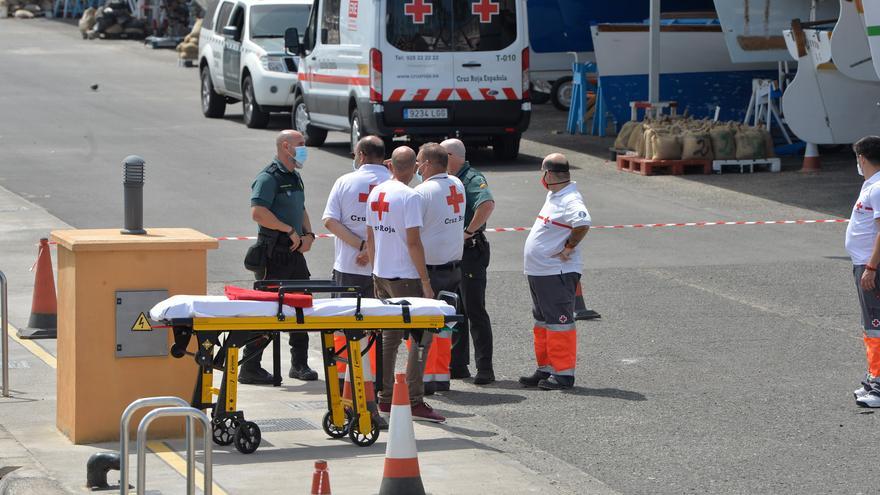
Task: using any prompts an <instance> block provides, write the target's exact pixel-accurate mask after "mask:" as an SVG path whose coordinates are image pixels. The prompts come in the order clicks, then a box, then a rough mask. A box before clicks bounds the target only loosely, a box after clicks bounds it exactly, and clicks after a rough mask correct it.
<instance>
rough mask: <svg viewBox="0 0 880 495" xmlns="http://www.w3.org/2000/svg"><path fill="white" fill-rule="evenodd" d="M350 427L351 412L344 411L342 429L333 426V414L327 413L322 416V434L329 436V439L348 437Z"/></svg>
mask: <svg viewBox="0 0 880 495" xmlns="http://www.w3.org/2000/svg"><path fill="white" fill-rule="evenodd" d="M351 425H352V414H351V411H350V410H348V409H346V410H345V424H344V425H342V428H339V427H337V426H336V425H334V424H333V413H332V412H330V411H327V413H326V414H324V420H323V421H321V426H322V427H323V428H324V433H326V434H327V435H329V436H330V437H331V438H342V437H344V436H345V435H348V432H349V429H350V428H351Z"/></svg>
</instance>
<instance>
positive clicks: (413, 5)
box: [403, 0, 434, 24]
mask: <svg viewBox="0 0 880 495" xmlns="http://www.w3.org/2000/svg"><path fill="white" fill-rule="evenodd" d="M403 13H404V14H406V15H408V16H410V17H412V21H413V24H424V23H425V18H426V17H428V16H429V15H431V14H433V13H434V4H432V3H429V2H427V3H426V2H425V0H412V2H410V3H406V4H403Z"/></svg>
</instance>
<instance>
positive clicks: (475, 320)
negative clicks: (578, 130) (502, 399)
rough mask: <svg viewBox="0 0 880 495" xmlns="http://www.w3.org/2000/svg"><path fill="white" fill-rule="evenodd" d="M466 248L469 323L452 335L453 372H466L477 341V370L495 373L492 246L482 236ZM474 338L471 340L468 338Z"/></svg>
mask: <svg viewBox="0 0 880 495" xmlns="http://www.w3.org/2000/svg"><path fill="white" fill-rule="evenodd" d="M480 237H481V239H478V240H477V242H474V243H469V244H465V248H464V253H463V255H462V259H461V292H460V296H461V301H462V303H463V306H464V315H465V316H466V318H465V321H463V322H462V323H459V324H458V325H457V331H456V332H453V333H452V360H451V362H450V365H449V368H450V370H453V371H456V370H464V369H466V368H467V366H468V364H469V363H470V338H471V337H472V338H473V340H474V361H475V362H476V364H477V370H487V371H491V370H492V322H491V321H489V313H487V312H486V270H487V269H488V268H489V259H490V251H489V243H488V242H487V241H486V240H485V237H482V236H480ZM468 334H470V337H469V336H468Z"/></svg>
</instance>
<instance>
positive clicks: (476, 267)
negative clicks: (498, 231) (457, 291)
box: [440, 139, 495, 385]
mask: <svg viewBox="0 0 880 495" xmlns="http://www.w3.org/2000/svg"><path fill="white" fill-rule="evenodd" d="M440 146H442V147H443V148H444V149H445V150H446V152H447V154H448V155H449V161H448V162H447V171H448V173H449V174H451V175H455V176H457V177H458V178H459V179H461V182H462V184H464V190H465V217H464V225H465V228H464V253H463V254H462V259H461V300H462V302H463V304H464V313H465V316H467V318H466V319H465V321H464V322H463V323H462V324H461V325H460V326H459V327H458V329H457V331H456V332H453V334H452V359H451V361H450V365H449V374H450V376H451V377H452V378H467V377H469V376H471V373H470V371H469V370H468V363H469V362H470V342H469V337H468V332H470V334H471V337H473V339H474V362H475V363H476V365H477V374H476V376H475V377H474V383H475V384H477V385H486V384H489V383H492V382H494V381H495V371H494V369H493V367H492V322H491V321H489V314H488V313H487V312H486V269H487V268H488V267H489V241H488V240H486V235H485V234H484V233H483V231H484V230H485V229H486V221H487V220H489V216H490V215H492V211H493V210H494V209H495V201H494V200H493V199H492V193H491V192H490V191H489V184H487V183H486V178H485V177H483V174H481V173H480V172H479V171H477V170H475V169H473V168H471V166H470V164H469V163H468V162H467V161H466V160H465V147H464V144H463V143H462V142H461V141H459V140H458V139H447V140H446V141H443V142H442V143H440Z"/></svg>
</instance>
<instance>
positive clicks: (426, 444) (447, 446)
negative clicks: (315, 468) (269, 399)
mask: <svg viewBox="0 0 880 495" xmlns="http://www.w3.org/2000/svg"><path fill="white" fill-rule="evenodd" d="M380 438H381V437H380ZM264 441H265V440H264ZM328 442H332V440H330V439H328ZM180 447H181V448H182V444H181V446H180ZM385 448H386V442H383V441H381V440H380V441H378V442H376V443H374V444H373V445H371V446H369V447H357V446H355V445H353V444H352V443H351V442H350V441H348V440H340V441H338V443H335V444H332V445H323V446H314V445H305V444H302V445H301V446H299V447H289V448H279V449H269V448H262V446H261V448H260V450H259V455H242V454H240V453H239V452H238V451H237V450H235V448H234V447H217V446H215V447H214V449H213V452H212V453H213V459H212V460H213V462H214V464H215V465H222V466H238V465H241V466H245V465H249V464H267V463H282V462H284V463H289V462H296V461H307V460H313V459H327V460H333V459H351V457H352V456H353V455H357V456H361V455H384V453H385ZM471 449H479V450H485V451H495V452H497V451H496V450H495V449H492V448H490V447H487V446H486V445H483V444H481V443H478V442H475V441H473V440H466V439H462V438H430V439H426V440H422V439H420V440H419V452H444V451H455V450H471Z"/></svg>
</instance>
